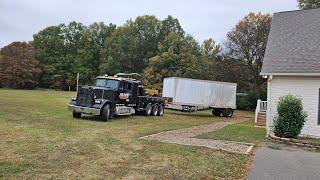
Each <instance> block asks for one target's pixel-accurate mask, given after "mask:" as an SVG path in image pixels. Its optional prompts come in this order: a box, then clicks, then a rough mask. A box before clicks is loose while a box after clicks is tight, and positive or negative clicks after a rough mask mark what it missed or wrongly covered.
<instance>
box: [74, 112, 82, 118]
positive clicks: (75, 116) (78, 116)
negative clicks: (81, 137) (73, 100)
mask: <svg viewBox="0 0 320 180" xmlns="http://www.w3.org/2000/svg"><path fill="white" fill-rule="evenodd" d="M72 116H73V117H74V118H80V117H81V113H77V112H75V111H73V112H72Z"/></svg>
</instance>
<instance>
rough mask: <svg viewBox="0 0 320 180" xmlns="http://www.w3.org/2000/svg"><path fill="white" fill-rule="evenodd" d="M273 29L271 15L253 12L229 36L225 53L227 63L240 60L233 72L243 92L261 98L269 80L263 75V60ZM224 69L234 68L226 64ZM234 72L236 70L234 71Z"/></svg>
mask: <svg viewBox="0 0 320 180" xmlns="http://www.w3.org/2000/svg"><path fill="white" fill-rule="evenodd" d="M270 26H271V15H269V14H261V13H257V14H255V13H250V14H249V15H247V16H245V17H244V18H243V19H242V20H241V21H240V22H239V23H238V24H237V25H236V27H235V28H234V29H233V30H232V31H230V32H229V33H228V35H227V41H226V44H225V52H226V55H225V56H226V59H227V61H232V60H234V61H237V62H236V63H233V65H234V66H233V67H232V68H231V69H230V71H229V70H228V71H226V72H231V71H233V73H231V74H236V75H237V76H236V77H237V82H238V83H239V84H240V85H242V87H240V88H243V89H246V90H247V91H253V92H255V93H256V94H257V95H258V96H261V95H262V93H263V90H262V89H263V86H266V84H265V82H266V80H265V79H263V78H262V77H261V76H260V71H261V67H262V63H263V57H264V53H265V49H266V45H267V40H268V34H269V31H270ZM223 65H224V67H227V68H230V66H228V65H227V64H226V63H223ZM232 69H233V70H232Z"/></svg>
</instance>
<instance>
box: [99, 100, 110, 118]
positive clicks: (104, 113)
mask: <svg viewBox="0 0 320 180" xmlns="http://www.w3.org/2000/svg"><path fill="white" fill-rule="evenodd" d="M100 119H101V120H103V121H108V120H109V119H110V105H109V104H106V105H105V106H104V107H103V109H102V112H101V115H100Z"/></svg>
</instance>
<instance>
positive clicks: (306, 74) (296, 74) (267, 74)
mask: <svg viewBox="0 0 320 180" xmlns="http://www.w3.org/2000/svg"><path fill="white" fill-rule="evenodd" d="M260 75H261V76H272V75H273V76H320V73H260Z"/></svg>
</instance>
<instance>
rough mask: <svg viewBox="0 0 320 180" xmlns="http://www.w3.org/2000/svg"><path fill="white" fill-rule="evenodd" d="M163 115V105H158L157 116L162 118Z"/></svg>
mask: <svg viewBox="0 0 320 180" xmlns="http://www.w3.org/2000/svg"><path fill="white" fill-rule="evenodd" d="M163 114H164V107H163V105H160V106H159V110H158V116H163Z"/></svg>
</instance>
